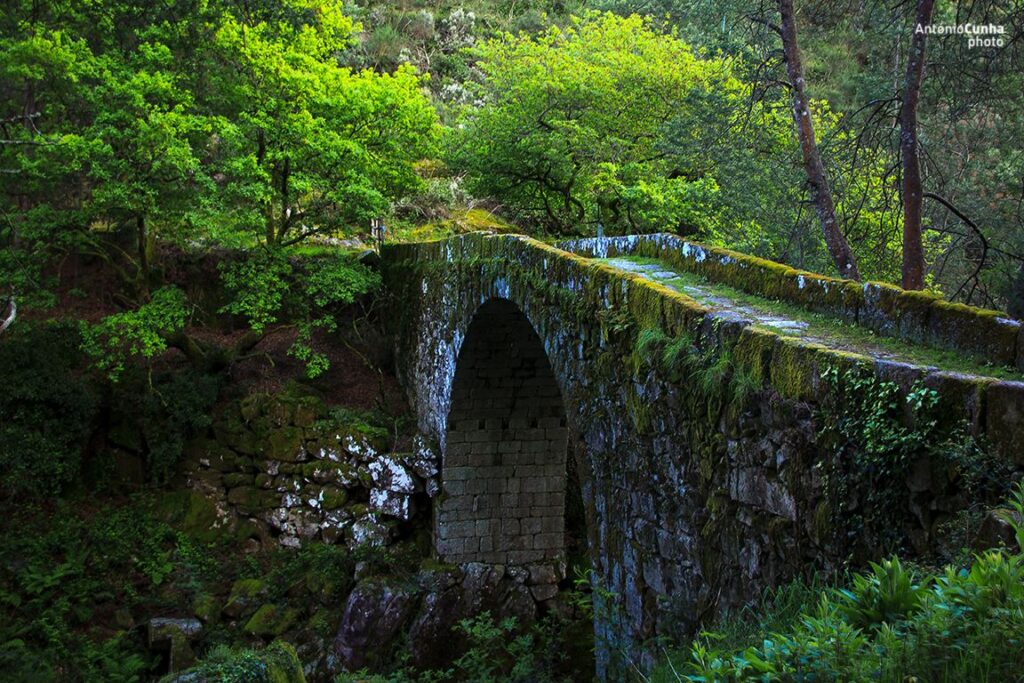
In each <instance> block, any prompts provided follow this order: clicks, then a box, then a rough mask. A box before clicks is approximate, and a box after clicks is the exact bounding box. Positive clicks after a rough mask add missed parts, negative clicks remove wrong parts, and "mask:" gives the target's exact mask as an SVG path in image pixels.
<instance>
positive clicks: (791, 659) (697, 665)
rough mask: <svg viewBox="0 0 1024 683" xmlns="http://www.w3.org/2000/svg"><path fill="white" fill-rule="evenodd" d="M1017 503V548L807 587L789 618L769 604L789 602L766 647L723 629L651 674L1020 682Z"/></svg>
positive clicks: (1023, 623) (1022, 501) (1022, 627)
mask: <svg viewBox="0 0 1024 683" xmlns="http://www.w3.org/2000/svg"><path fill="white" fill-rule="evenodd" d="M1010 506H1011V507H1012V508H1013V510H1014V511H1015V513H1016V514H1015V515H1012V516H1008V517H1007V519H1008V521H1009V522H1010V524H1012V525H1013V528H1014V530H1015V532H1016V536H1017V546H1018V547H1017V549H1016V552H1010V551H1007V550H1002V549H1001V550H989V551H986V552H984V553H981V554H978V555H975V557H974V559H973V561H972V562H971V564H970V566H969V567H967V568H957V567H947V568H946V569H945V570H944V571H943V572H941V573H938V574H925V573H920V572H915V571H913V570H911V569H908V568H907V567H904V566H903V565H902V564H901V563H900V561H899V560H898V559H896V558H893V559H890V560H885V561H883V562H881V563H880V564H872V565H871V571H869V572H867V573H865V574H862V575H858V576H855V577H854V578H853V580H852V582H851V585H850V586H849V587H847V588H840V589H829V588H825V589H816V590H811V591H807V592H805V593H803V594H802V596H801V597H802V598H803V599H804V602H803V607H802V609H800V610H798V611H797V610H791V611H789V612H788V614H785V615H783V616H782V618H779V616H780V615H778V614H772V609H771V608H772V607H781V608H782V609H783V610H785V609H786V607H789V606H790V604H789V603H787V602H786V601H785V600H783V601H782V602H783V604H782V605H779V604H778V602H779V601H778V600H776V601H775V603H776V604H774V605H769V611H768V613H767V614H766V615H765V616H764V617H763V618H762V619H761V624H760V625H761V626H762V629H761V630H760V633H762V634H764V635H763V636H762V637H761V638H760V643H759V644H757V645H753V646H749V647H745V648H743V647H731V646H726V645H724V642H725V641H726V640H733V641H734V642H735V640H736V639H734V638H729V637H728V636H727V635H726V634H724V633H705V634H702V636H701V638H699V639H698V640H697V641H695V642H694V643H693V644H692V645H691V647H690V650H689V653H685V654H684V655H683V656H677V657H670V658H668V659H667V660H666V661H665V662H664V663H663V664H662V666H661V667H660V668H659V669H658V670H657V671H656V672H655V674H654V676H653V677H652V680H655V681H691V682H697V681H716V682H723V683H724V682H741V681H808V682H810V681H892V682H894V683H895V682H905V681H934V682H939V681H949V682H952V681H1013V680H1020V677H1021V672H1022V671H1024V555H1022V554H1021V550H1020V548H1021V547H1022V546H1024V522H1022V521H1021V519H1022V516H1024V486H1019V487H1018V488H1017V490H1016V492H1015V493H1014V495H1013V497H1012V499H1011V501H1010ZM796 592H797V593H799V592H800V591H796ZM784 593H786V594H790V593H793V591H785V592H784ZM778 595H779V594H776V597H778ZM724 626H725V628H726V630H728V629H730V628H732V626H730V625H729V624H726V625H724ZM747 642H749V641H747ZM687 655H688V656H687Z"/></svg>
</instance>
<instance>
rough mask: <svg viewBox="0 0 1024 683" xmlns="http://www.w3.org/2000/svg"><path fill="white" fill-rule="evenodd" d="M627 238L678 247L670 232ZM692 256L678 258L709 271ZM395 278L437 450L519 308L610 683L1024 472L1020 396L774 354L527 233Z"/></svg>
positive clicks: (910, 534)
mask: <svg viewBox="0 0 1024 683" xmlns="http://www.w3.org/2000/svg"><path fill="white" fill-rule="evenodd" d="M629 239H630V240H633V241H634V242H635V243H636V244H648V246H647V247H644V249H648V250H651V251H650V252H649V253H651V254H653V253H654V250H655V249H657V250H658V251H657V253H658V255H659V256H662V257H667V256H665V255H666V254H667V253H668V252H670V251H671V248H670V247H671V246H672V244H671V243H670V242H669V241H668V240H667V238H664V237H659V238H657V240H653V241H651V242H646V241H645V240H644V239H641V238H629ZM627 246H628V245H627ZM574 248H578V249H582V245H576V246H575V247H574ZM612 248H613V247H610V246H609V247H608V249H609V251H610V250H611V249H612ZM614 248H616V249H620V248H621V249H625V248H626V246H619V247H614ZM687 249H689V251H690V254H691V255H690V256H687V255H686V254H680V255H679V256H678V257H673V258H678V259H680V260H679V262H680V263H682V262H683V261H685V260H686V259H691V260H697V259H698V258H699V257H698V256H695V255H693V254H696V253H697V252H696V251H694V250H695V249H696V247H693V246H689V247H687ZM701 249H703V248H701ZM590 253H596V250H592V251H591V252H590ZM605 253H608V252H605ZM634 253H636V252H634ZM639 253H644V252H643V251H640V252H639ZM703 253H704V254H705V255H704V257H703V259H704V260H705V261H709V260H715V261H717V264H718V265H716V266H714V268H716V269H718V271H727V270H728V269H730V268H734V269H736V271H737V272H738V273H740V274H739V275H735V276H730V277H733V280H732V281H733V282H735V283H736V284H737V285H740V284H742V283H743V282H744V281H745V279H746V278H748V277H749V273H753V272H759V273H761V274H763V275H764V278H763V281H762V282H761V284H759V285H756V286H758V287H763V288H764V290H763V291H764V292H768V290H771V292H773V293H774V292H776V290H778V293H776V294H775V295H776V296H781V295H783V294H784V292H783V291H782V290H783V289H784V288H786V287H788V286H789V285H788V284H787V283H791V282H792V279H793V278H798V277H801V276H802V277H804V278H807V277H809V274H801V273H797V272H795V271H794V272H793V273H788V271H787V272H783V273H779V272H777V267H775V266H772V267H769V265H768V264H760V263H758V262H751V261H749V260H746V261H743V262H742V264H741V262H740V259H739V257H740V255H736V256H732V255H729V254H727V253H724V252H720V251H704V252H703ZM599 255H604V254H599ZM726 256H728V257H729V258H733V259H734V261H733V262H732V263H729V262H727V259H726V258H725V257H726ZM743 259H747V257H743ZM743 264H745V265H743ZM383 268H384V273H385V282H386V285H387V287H388V288H389V293H390V296H392V297H393V307H394V308H393V310H394V311H395V316H394V317H393V320H392V322H393V325H394V333H395V339H396V346H397V349H396V350H397V359H398V363H399V374H400V377H401V378H402V379H403V381H404V384H405V386H406V389H407V392H408V393H409V396H410V398H411V400H412V403H413V406H414V408H415V410H416V412H417V416H418V420H419V427H420V430H421V431H422V432H424V433H425V434H427V435H429V436H430V437H431V438H432V439H434V440H436V441H437V442H438V443H439V444H440V446H441V451H442V454H444V453H445V452H446V449H447V448H448V445H447V444H446V438H447V434H448V433H449V424H448V416H449V412H450V409H451V405H452V386H453V383H454V382H455V375H456V372H457V364H458V363H457V361H458V358H459V354H460V351H461V349H462V348H463V346H464V344H465V343H467V334H468V333H470V330H471V323H472V321H473V320H474V317H475V315H476V313H477V310H478V309H479V308H480V306H481V305H482V304H484V303H485V302H488V301H490V300H493V299H501V300H506V301H508V302H511V303H512V304H514V305H515V306H516V307H517V308H518V309H519V311H521V313H522V315H523V316H525V318H526V319H527V320H528V321H529V322H530V324H531V325H532V327H533V329H534V330H535V331H536V333H537V335H538V337H539V338H540V340H541V342H542V345H543V347H544V350H545V351H546V353H547V357H548V360H549V362H550V366H551V369H552V372H553V374H554V376H555V379H556V381H557V383H558V385H559V388H560V391H561V397H562V400H563V403H564V406H565V412H566V420H567V424H568V430H569V436H570V440H571V441H572V442H573V443H574V444H575V446H574V447H573V448H572V449H571V452H572V453H574V454H575V457H576V459H577V461H576V462H575V468H576V471H577V473H578V476H579V479H580V486H581V490H582V491H581V492H582V497H583V501H584V506H585V509H586V517H587V526H588V530H587V533H588V538H589V546H590V553H591V560H592V564H593V569H594V579H593V583H594V585H595V605H596V609H595V614H596V616H595V631H596V640H597V646H598V667H599V672H600V673H601V674H602V675H603V676H604V677H606V678H609V679H615V678H616V677H617V672H618V671H621V670H623V669H624V668H625V667H629V666H632V665H638V666H641V667H643V666H644V665H645V663H646V662H647V659H646V658H647V653H649V652H652V651H654V648H653V643H654V641H655V639H656V638H657V637H659V636H675V637H684V636H686V635H689V634H692V632H693V630H694V629H695V628H697V627H698V625H699V624H701V623H702V622H703V621H705V620H706V619H708V618H710V617H712V616H713V615H714V614H716V613H718V612H720V611H721V610H724V609H729V608H732V607H736V606H738V605H741V604H743V603H746V602H748V601H750V600H752V599H754V598H756V597H757V596H758V595H759V593H760V591H761V590H762V589H763V588H764V587H766V586H770V585H775V584H778V583H780V582H782V581H785V580H787V579H790V578H792V577H794V576H796V575H799V574H801V573H804V572H807V571H809V570H810V569H812V568H813V569H821V570H826V571H829V570H835V569H837V568H839V567H842V566H844V565H845V564H847V563H850V562H853V563H858V562H863V561H866V560H867V559H873V558H875V557H877V556H878V555H879V554H880V553H882V552H887V551H889V550H895V549H899V550H905V551H910V552H916V553H918V554H926V553H928V552H930V551H931V550H932V549H934V548H935V547H936V546H937V544H939V543H940V541H941V540H942V537H943V535H944V534H945V533H946V532H945V531H944V530H945V529H947V528H948V527H949V525H950V524H951V523H953V522H954V521H955V520H957V519H959V518H960V517H959V515H961V512H962V511H963V510H965V509H967V508H969V507H971V506H972V505H973V504H975V503H977V502H978V499H979V498H980V497H982V496H983V495H986V494H985V492H986V491H988V489H987V488H985V487H984V486H982V485H980V484H977V482H978V481H982V480H984V477H981V478H980V479H979V478H977V477H975V478H972V477H973V476H974V475H971V476H968V475H969V474H970V473H971V472H974V473H975V474H977V472H987V471H989V470H990V469H992V468H995V469H992V471H995V470H999V471H1000V472H1003V470H1002V469H999V468H1005V469H1006V471H1007V472H1008V471H1009V470H1010V469H1012V468H1013V466H1015V465H1020V464H1022V463H1024V455H1022V454H1021V450H1022V449H1021V444H1022V441H1021V434H1022V424H1021V417H1020V416H1021V415H1024V410H1022V407H1024V384H1019V383H1014V382H997V381H995V380H991V379H987V378H976V377H969V376H964V375H957V374H954V373H947V372H943V371H941V370H940V369H935V368H916V367H913V366H910V365H904V364H900V363H892V362H887V361H876V360H874V359H872V358H870V357H867V356H862V355H859V354H856V353H847V352H836V351H833V350H830V349H827V348H825V347H822V346H819V345H815V344H808V343H805V342H802V341H799V340H794V339H789V338H782V337H779V336H777V335H775V334H773V333H771V332H769V331H765V330H763V329H759V328H754V327H751V326H750V325H749V324H747V323H746V322H744V321H743V320H739V319H737V318H736V317H735V316H732V315H730V314H728V313H724V312H712V311H709V310H707V309H706V308H704V307H702V306H701V305H699V304H698V303H697V302H695V301H694V300H692V299H691V298H689V297H687V296H685V295H683V294H681V293H679V292H677V291H675V290H672V289H669V288H667V287H664V286H662V285H659V284H657V283H654V282H652V281H650V280H647V279H644V278H642V277H640V276H636V275H632V274H628V273H624V272H623V271H620V270H616V269H614V268H611V267H608V266H606V265H603V264H601V263H599V262H595V261H593V260H591V259H589V258H586V257H584V256H580V255H578V254H573V253H570V252H568V251H564V250H561V249H558V248H555V247H552V246H549V245H546V244H543V243H541V242H538V241H536V240H532V239H529V238H526V237H520V236H507V235H505V236H489V235H483V234H472V235H466V236H461V237H458V238H452V239H449V240H445V241H438V242H430V243H422V244H406V245H392V246H389V247H386V248H385V250H384V253H383ZM708 268H711V266H708ZM723 277H724V276H723ZM815 277H817V276H815ZM826 282H827V279H826V278H817V279H816V280H815V284H814V286H813V287H811V286H809V285H807V283H806V281H805V287H804V289H800V288H797V290H796V291H798V292H802V291H804V290H805V289H806V290H813V289H814V288H817V289H818V290H821V292H822V293H821V296H823V297H826V299H825V300H826V301H828V302H832V303H829V304H828V305H829V306H836V307H837V310H839V309H841V307H842V306H843V305H846V304H844V303H843V302H844V301H845V299H842V298H840V299H835V298H834V297H836V296H839V295H842V297H846V296H848V297H850V299H851V300H854V301H860V302H866V301H867V300H868V293H867V291H866V289H858V290H857V291H859V292H861V294H856V293H855V292H854V291H853V289H851V286H850V285H848V284H846V283H841V282H837V283H836V284H835V288H838V292H839V294H837V290H836V289H835V288H834V287H833V286H832V285H829V287H827V288H825V287H824V286H823V283H826ZM750 286H755V285H750ZM794 296H797V295H794ZM801 296H802V295H801ZM858 297H860V298H859V299H858ZM897 299H899V297H897ZM821 305H822V306H825V305H826V304H824V303H823V304H821ZM930 305H931V306H933V307H934V308H935V309H936V310H939V309H941V308H942V307H941V306H939V305H938V303H935V302H933V303H932V304H930ZM862 307H863V310H865V311H867V310H876V309H877V310H881V309H879V308H878V306H876V307H875V308H874V309H869V308H868V305H867V304H866V303H857V304H856V308H855V309H854V310H856V311H857V315H858V316H859V315H860V312H861V310H862ZM970 314H971V315H975V314H974V313H973V312H971V313H970ZM977 317H978V318H979V319H986V320H988V319H989V318H988V317H987V316H986V315H984V314H978V315H977ZM993 324H994V325H997V326H998V325H1001V324H1002V323H993ZM1000 329H1001V328H1000ZM994 397H998V401H993V400H992V399H993V398H994ZM882 399H884V400H882ZM893 406H894V407H895V408H894V409H893V408H892V407H893ZM868 427H870V429H868ZM871 430H874V432H877V434H875V435H871V434H868V436H864V435H863V434H862V432H864V433H867V432H870V431H871ZM959 440H962V441H964V442H965V443H966V442H969V443H970V444H972V445H971V447H970V448H967V447H964V450H963V451H962V452H961V451H956V454H955V455H951V456H949V457H947V456H946V455H945V451H944V450H941V449H940V448H939V447H938V445H940V444H941V445H942V446H943V448H944V447H945V444H946V443H947V442H948V443H949V444H953V443H954V442H956V443H959ZM985 443H990V444H991V445H992V448H991V449H988V450H986V449H985V448H983V447H982V446H979V445H978V444H982V445H984V444H985ZM950 448H953V447H952V446H950ZM958 448H959V447H958ZM992 453H994V454H995V455H992ZM444 457H445V456H444V455H442V458H444ZM1000 476H1002V475H1000ZM443 487H444V482H442V489H443ZM446 495H448V494H447V492H445V491H444V490H442V493H441V495H440V496H439V499H441V500H443V499H444V497H445V496H446Z"/></svg>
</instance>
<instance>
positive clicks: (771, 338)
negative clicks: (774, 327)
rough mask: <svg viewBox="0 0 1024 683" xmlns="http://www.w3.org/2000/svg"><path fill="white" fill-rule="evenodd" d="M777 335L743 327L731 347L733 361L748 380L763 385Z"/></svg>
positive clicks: (767, 374) (767, 373)
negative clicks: (745, 374)
mask: <svg viewBox="0 0 1024 683" xmlns="http://www.w3.org/2000/svg"><path fill="white" fill-rule="evenodd" d="M777 339H778V335H776V334H773V333H772V332H768V331H767V330H762V329H758V328H756V327H745V328H744V329H743V331H742V332H740V338H739V340H738V341H737V342H736V345H735V346H734V347H733V350H732V355H733V360H734V362H735V363H736V366H737V367H738V368H741V369H742V370H743V371H744V372H745V373H747V375H748V376H749V377H750V379H751V380H752V381H754V382H756V383H758V384H764V381H765V380H766V379H767V378H768V376H769V367H770V363H771V359H772V350H773V349H774V348H775V342H776V340H777Z"/></svg>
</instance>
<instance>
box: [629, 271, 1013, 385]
mask: <svg viewBox="0 0 1024 683" xmlns="http://www.w3.org/2000/svg"><path fill="white" fill-rule="evenodd" d="M624 258H628V259H629V260H630V261H632V262H636V263H641V264H643V263H660V264H661V265H663V266H664V265H665V261H659V260H657V259H652V258H647V257H634V256H630V257H624ZM676 272H677V277H676V278H675V279H673V280H669V281H667V282H666V284H667V285H670V286H671V287H675V288H679V289H684V290H685V291H686V292H687V293H688V294H693V296H694V297H696V298H695V299H694V298H690V297H686V298H687V299H688V300H689V301H692V302H693V304H694V305H695V306H697V307H698V308H699V310H700V311H701V317H702V316H703V314H704V312H706V310H707V309H705V308H703V306H705V305H706V306H709V307H712V308H722V307H723V305H722V303H721V302H722V301H723V300H725V301H728V302H730V305H731V306H734V307H736V308H748V309H751V310H752V311H753V312H755V313H757V314H758V315H762V316H764V317H766V318H768V317H771V316H780V317H784V318H788V319H790V320H795V321H799V322H803V323H806V325H807V327H806V329H805V330H804V331H803V332H796V331H793V330H791V329H782V328H772V327H770V326H768V325H763V326H762V327H763V329H765V330H767V331H774V332H776V333H778V334H780V335H783V336H790V337H797V338H799V337H806V338H811V339H812V340H814V341H816V342H820V343H822V344H824V345H826V346H828V347H829V348H832V349H836V350H839V351H850V352H859V353H865V354H867V355H871V356H877V357H882V358H887V359H892V360H897V361H901V362H905V363H911V364H916V365H923V366H937V367H943V368H946V369H950V370H956V371H960V372H966V373H973V374H979V375H987V376H992V377H999V378H1007V379H1015V378H1020V377H1021V373H1020V372H1018V371H1016V370H1013V369H1010V368H1008V367H998V366H993V365H992V364H991V363H988V362H985V361H984V360H983V359H975V358H974V357H972V356H971V355H969V354H965V353H963V352H958V351H953V350H944V349H941V348H936V347H935V346H934V345H932V346H928V345H925V344H921V343H915V342H913V341H909V340H904V339H898V338H893V337H885V336H880V335H879V334H877V333H875V332H873V331H872V330H870V329H868V328H866V327H863V326H861V325H858V324H851V323H848V322H845V321H844V320H841V319H839V318H838V317H837V316H836V315H835V314H832V313H816V312H813V311H810V310H808V309H807V308H805V307H802V306H800V305H797V304H795V303H791V302H788V301H779V300H773V299H769V298H765V297H761V296H756V295H753V294H749V293H747V292H746V291H742V290H740V289H737V288H735V287H731V286H728V285H723V284H721V283H716V282H709V281H708V280H707V279H706V278H704V277H702V276H700V275H697V274H695V273H692V272H687V271H681V272H680V271H678V270H677V271H676ZM829 282H830V284H829V292H830V293H829V295H828V296H834V297H835V298H836V299H837V300H842V301H849V302H852V300H853V299H854V298H862V296H863V288H862V286H861V285H859V284H857V283H852V282H848V281H845V280H831V281H829ZM881 287H882V288H883V289H884V290H885V295H886V296H888V294H889V293H893V295H894V296H893V297H892V299H891V301H890V302H889V303H890V314H891V315H894V316H896V317H895V318H894V320H898V319H899V316H900V315H905V316H907V320H908V321H909V320H910V319H911V318H910V316H913V315H918V316H920V315H921V312H922V309H925V308H926V310H927V311H928V316H929V317H928V319H929V320H934V316H932V315H931V311H932V306H933V305H936V306H937V305H938V304H941V303H942V302H938V304H935V303H934V297H932V296H931V295H928V294H922V293H919V292H915V293H909V298H907V299H906V300H905V301H903V300H900V299H898V297H896V296H895V295H896V294H897V293H899V294H900V295H901V296H907V295H908V293H907V292H903V290H900V289H898V288H896V287H892V286H891V285H881ZM807 288H808V287H807V286H805V289H807ZM697 292H700V293H699V294H698V293H697ZM676 296H685V295H679V294H677V295H676ZM900 301H902V303H900ZM852 305H853V304H852V303H844V304H843V307H844V310H847V309H848V310H851V311H853V310H855V309H853V308H852ZM663 306H664V310H665V316H664V317H665V319H666V320H665V325H664V326H665V329H666V330H668V331H669V332H674V330H673V329H672V325H673V324H674V323H673V321H674V319H677V318H685V317H686V316H688V315H691V313H692V311H691V310H688V309H686V308H681V307H674V305H673V301H672V300H670V299H666V301H665V303H664V304H663ZM901 307H902V308H901ZM960 308H968V307H960ZM968 310H970V311H977V310H978V309H968ZM986 317H987V318H988V319H990V320H992V321H993V324H996V325H1002V328H1001V334H1002V335H1003V336H1004V337H1005V339H1004V341H1003V342H1000V343H1001V344H1006V343H1008V340H1009V337H1010V336H1012V335H1015V334H1017V332H1016V329H1015V328H1014V327H1013V326H1012V325H1004V324H1002V323H1000V322H999V321H998V319H997V316H996V314H994V312H990V313H989V314H986ZM692 319H693V318H691V320H692ZM908 324H909V323H908ZM1011 328H1012V329H1011Z"/></svg>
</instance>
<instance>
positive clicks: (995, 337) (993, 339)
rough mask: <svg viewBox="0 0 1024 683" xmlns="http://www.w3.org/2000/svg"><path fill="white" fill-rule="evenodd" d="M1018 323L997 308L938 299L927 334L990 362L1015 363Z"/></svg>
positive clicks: (937, 341) (1000, 363) (935, 339)
mask: <svg viewBox="0 0 1024 683" xmlns="http://www.w3.org/2000/svg"><path fill="white" fill-rule="evenodd" d="M1019 331H1020V327H1019V326H1018V325H1016V324H1014V323H1012V322H1010V321H1008V320H1006V319H1005V314H1003V313H1000V312H999V311H989V310H983V309H978V308H971V307H970V306H964V305H963V304H952V303H949V302H947V301H938V302H936V303H935V305H934V307H933V309H932V317H931V319H930V320H929V325H928V334H929V338H930V340H931V341H932V342H933V343H935V344H939V345H942V346H952V347H955V348H959V349H964V350H966V351H968V352H971V353H976V354H980V355H983V356H984V357H985V358H986V359H987V360H988V361H989V362H990V363H994V364H998V365H1015V362H1016V347H1017V335H1018V334H1019Z"/></svg>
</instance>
